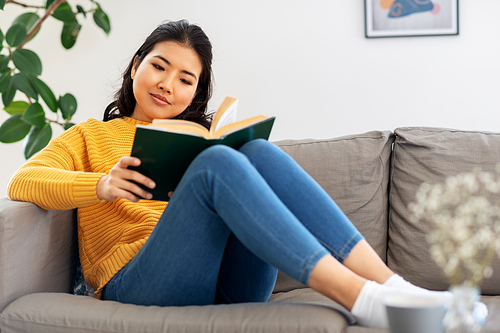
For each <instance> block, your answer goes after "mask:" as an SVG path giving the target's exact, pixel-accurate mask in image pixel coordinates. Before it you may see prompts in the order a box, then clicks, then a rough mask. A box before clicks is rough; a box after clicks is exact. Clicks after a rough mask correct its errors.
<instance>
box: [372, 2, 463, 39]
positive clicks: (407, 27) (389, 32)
mask: <svg viewBox="0 0 500 333" xmlns="http://www.w3.org/2000/svg"><path fill="white" fill-rule="evenodd" d="M365 21H366V37H397V36H426V35H457V34H458V0H365Z"/></svg>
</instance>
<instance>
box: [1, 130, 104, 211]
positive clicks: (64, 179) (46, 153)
mask: <svg viewBox="0 0 500 333" xmlns="http://www.w3.org/2000/svg"><path fill="white" fill-rule="evenodd" d="M84 134H85V132H84V131H82V128H81V127H79V126H74V127H73V128H71V129H69V130H68V131H66V132H64V133H63V134H61V135H60V136H59V137H57V138H56V139H54V140H52V141H51V142H50V143H49V144H48V145H47V147H45V148H44V149H43V150H42V151H41V152H39V153H38V154H36V155H34V156H33V157H32V158H31V159H30V160H28V161H27V162H26V163H25V164H24V165H23V166H22V167H21V168H19V170H17V172H16V173H15V174H14V175H13V177H12V179H11V180H10V183H9V186H8V188H7V193H8V196H9V198H10V199H12V200H18V201H28V202H33V203H35V204H37V205H38V206H40V207H42V208H44V209H47V210H50V209H61V210H62V209H72V208H77V207H83V206H86V205H90V204H95V203H99V202H101V200H100V199H99V198H98V197H97V194H96V187H97V183H98V181H99V179H100V178H101V177H102V176H104V175H105V174H106V173H105V172H95V171H94V170H92V167H91V163H90V162H89V156H88V147H87V143H88V141H89V137H90V138H92V133H90V135H89V137H87V136H85V135H84Z"/></svg>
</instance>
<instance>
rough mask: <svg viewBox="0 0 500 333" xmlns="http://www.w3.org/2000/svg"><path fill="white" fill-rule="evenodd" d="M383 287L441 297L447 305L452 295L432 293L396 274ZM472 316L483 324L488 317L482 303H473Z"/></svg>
mask: <svg viewBox="0 0 500 333" xmlns="http://www.w3.org/2000/svg"><path fill="white" fill-rule="evenodd" d="M384 285H385V286H389V287H393V288H399V289H404V290H408V291H411V292H414V293H416V294H419V295H431V296H437V297H442V298H443V299H444V300H445V302H446V303H447V304H450V302H451V300H452V298H453V294H452V293H451V292H449V291H434V290H427V289H424V288H421V287H417V286H416V285H414V284H411V283H410V282H408V281H406V280H405V279H404V278H402V277H401V276H399V275H398V274H394V275H392V276H391V277H390V278H388V279H387V281H385V282H384ZM473 315H474V317H475V318H476V320H477V321H479V322H485V321H486V317H488V308H487V307H486V305H485V304H484V303H483V302H481V301H476V302H474V310H473Z"/></svg>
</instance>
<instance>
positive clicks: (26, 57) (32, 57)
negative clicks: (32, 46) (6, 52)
mask: <svg viewBox="0 0 500 333" xmlns="http://www.w3.org/2000/svg"><path fill="white" fill-rule="evenodd" d="M12 61H13V62H14V65H15V66H16V67H17V69H19V70H20V71H21V72H23V73H25V74H31V75H35V76H38V75H40V74H42V62H41V61H40V58H39V57H38V55H37V54H36V53H35V52H33V51H31V50H27V49H17V50H15V51H14V52H12Z"/></svg>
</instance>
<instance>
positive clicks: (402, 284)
mask: <svg viewBox="0 0 500 333" xmlns="http://www.w3.org/2000/svg"><path fill="white" fill-rule="evenodd" d="M384 286H388V287H393V288H398V289H403V290H408V291H411V292H412V293H415V294H418V295H429V296H435V297H442V298H443V299H445V300H446V301H449V300H450V299H451V297H452V295H451V293H450V292H449V291H434V290H428V289H424V288H421V287H418V286H416V285H414V284H412V283H410V282H408V281H406V280H405V279H403V278H402V277H401V276H399V275H398V274H394V275H392V276H391V277H390V278H388V279H387V280H386V281H385V282H384Z"/></svg>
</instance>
